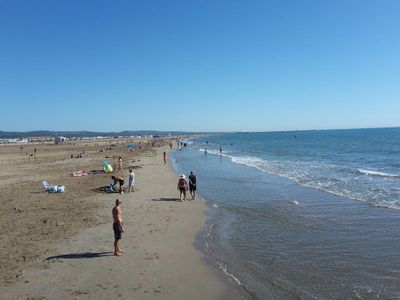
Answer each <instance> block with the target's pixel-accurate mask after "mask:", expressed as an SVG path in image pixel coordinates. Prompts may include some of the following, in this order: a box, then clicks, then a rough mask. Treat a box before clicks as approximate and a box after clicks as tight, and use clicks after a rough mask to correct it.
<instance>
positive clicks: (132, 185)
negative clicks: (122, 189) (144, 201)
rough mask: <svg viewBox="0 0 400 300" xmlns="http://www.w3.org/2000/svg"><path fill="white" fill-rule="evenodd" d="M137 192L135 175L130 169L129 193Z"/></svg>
mask: <svg viewBox="0 0 400 300" xmlns="http://www.w3.org/2000/svg"><path fill="white" fill-rule="evenodd" d="M134 191H135V173H134V172H133V171H132V170H131V169H130V170H129V190H128V192H129V193H130V192H134Z"/></svg>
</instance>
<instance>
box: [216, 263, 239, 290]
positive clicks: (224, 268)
mask: <svg viewBox="0 0 400 300" xmlns="http://www.w3.org/2000/svg"><path fill="white" fill-rule="evenodd" d="M218 268H219V269H220V270H221V271H222V272H224V274H225V275H226V276H228V277H229V278H231V279H233V280H234V281H235V282H236V283H237V284H238V285H240V286H241V285H242V283H241V282H240V281H239V279H237V278H236V277H235V276H234V275H233V274H231V273H229V272H228V267H227V266H226V265H225V264H223V263H221V262H218Z"/></svg>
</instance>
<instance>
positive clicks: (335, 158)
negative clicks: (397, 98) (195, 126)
mask: <svg viewBox="0 0 400 300" xmlns="http://www.w3.org/2000/svg"><path fill="white" fill-rule="evenodd" d="M220 147H222V149H223V150H222V153H220V151H219V148H220ZM171 156H172V159H173V162H174V165H175V168H176V169H177V171H178V172H182V173H186V174H187V173H188V172H189V171H191V170H193V171H195V173H196V174H197V177H198V192H199V193H200V194H201V196H203V197H204V198H205V199H206V200H207V203H208V204H209V205H210V207H211V211H210V214H209V217H208V220H207V222H206V227H205V228H204V230H203V232H202V238H201V242H202V243H201V244H200V247H201V248H202V249H203V250H204V251H205V253H206V254H207V257H208V258H209V259H210V262H211V263H213V264H214V265H215V266H216V267H218V268H219V269H221V271H222V272H225V273H226V274H227V275H228V276H229V277H230V278H232V280H234V282H236V284H237V285H238V286H239V287H240V288H241V289H244V290H246V291H247V292H248V294H249V295H250V297H252V298H255V299H281V298H287V299H378V298H379V299H393V298H399V297H400V256H399V255H398V253H400V128H387V129H358V130H331V131H296V132H274V133H247V134H221V135H213V136H206V137H201V138H196V139H193V140H191V141H190V143H188V146H187V147H184V148H182V149H181V150H177V151H175V152H173V153H172V155H171Z"/></svg>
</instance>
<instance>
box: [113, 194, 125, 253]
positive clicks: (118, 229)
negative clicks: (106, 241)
mask: <svg viewBox="0 0 400 300" xmlns="http://www.w3.org/2000/svg"><path fill="white" fill-rule="evenodd" d="M120 204H121V200H119V199H117V200H115V206H114V207H113V209H112V215H113V220H114V223H113V229H114V237H115V240H114V255H115V256H121V255H122V252H124V251H123V250H121V249H120V248H119V245H118V243H119V240H120V239H121V236H122V233H123V232H124V227H123V225H122V214H121V207H120Z"/></svg>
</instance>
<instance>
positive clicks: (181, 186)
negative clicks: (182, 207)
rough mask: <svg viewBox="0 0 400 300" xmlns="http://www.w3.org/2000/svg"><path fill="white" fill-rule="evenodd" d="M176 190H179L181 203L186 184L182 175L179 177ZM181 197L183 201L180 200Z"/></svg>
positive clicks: (184, 198) (184, 194)
mask: <svg viewBox="0 0 400 300" xmlns="http://www.w3.org/2000/svg"><path fill="white" fill-rule="evenodd" d="M176 189H177V190H179V200H181V202H183V201H185V200H186V191H187V189H188V184H187V181H186V179H185V175H184V174H181V176H179V180H178V186H177V187H176ZM182 195H183V200H182Z"/></svg>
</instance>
